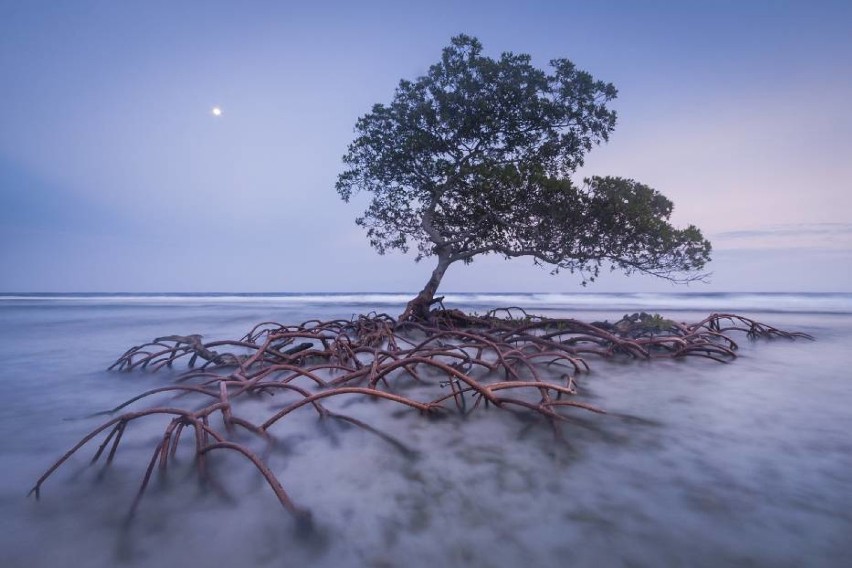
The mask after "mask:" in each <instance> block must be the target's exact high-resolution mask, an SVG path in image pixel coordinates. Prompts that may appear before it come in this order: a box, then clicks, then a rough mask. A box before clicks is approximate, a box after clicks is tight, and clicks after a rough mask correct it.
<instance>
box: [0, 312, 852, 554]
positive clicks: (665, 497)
mask: <svg viewBox="0 0 852 568" xmlns="http://www.w3.org/2000/svg"><path fill="white" fill-rule="evenodd" d="M353 298H355V299H354V300H353ZM491 299H492V300H493V298H491ZM461 300H462V301H464V298H462V299H461ZM468 300H470V298H468ZM517 300H518V298H517V297H514V298H508V299H506V300H505V301H506V302H507V303H508V304H511V303H521V302H518V301H517ZM646 300H647V301H646V303H645V304H642V305H641V308H639V309H647V310H649V311H650V310H652V309H654V308H655V307H657V306H658V305H659V307H662V308H669V309H677V310H679V311H675V312H667V313H670V315H672V317H674V318H675V319H679V320H684V321H695V320H697V319H700V318H702V317H703V316H704V315H706V309H705V303H706V298H705V297H702V298H701V299H700V301H696V302H694V303H690V302H689V300H688V298H687V299H686V300H684V299H683V298H682V297H677V298H675V299H671V298H668V297H662V296H661V297H659V298H657V300H655V301H657V302H658V304H655V303H654V301H652V300H648V299H647V298H646ZM829 300H830V301H831V302H835V304H837V303H838V302H839V303H840V304H843V303H844V302H848V298H846V297H845V296H842V295H840V296H835V297H832V298H829ZM829 300H826V299H825V298H817V299H816V303H817V304H819V305H820V306H826V305H835V304H830V302H829ZM399 301H401V300H400V299H399V298H393V297H391V298H387V297H386V298H384V299H382V298H374V297H371V298H365V297H355V296H352V297H345V298H341V297H338V298H337V299H336V300H335V301H331V300H328V299H323V300H322V301H311V300H310V299H307V300H305V303H300V302H295V301H291V300H287V301H281V300H280V299H276V298H275V297H266V296H264V297H262V298H261V299H257V298H254V299H251V300H249V301H244V300H239V299H238V300H233V299H225V300H222V299H221V298H217V297H215V296H208V297H190V298H183V299H181V298H180V297H176V298H175V297H169V299H167V300H164V299H162V297H160V298H157V297H132V298H99V297H94V298H93V297H87V298H85V299H81V298H79V297H67V298H48V299H44V298H38V299H34V298H32V297H30V298H25V299H12V298H5V299H0V321H1V322H2V324H0V361H2V368H0V384H2V387H3V390H4V392H5V394H6V396H5V397H4V403H3V405H0V433H2V436H0V455H2V462H3V467H2V468H0V523H2V525H0V566H4V567H7V566H8V567H11V566H63V565H68V564H69V563H72V562H73V563H74V564H77V565H80V566H96V567H97V566H104V567H106V566H115V565H130V566H175V565H179V564H184V563H190V562H191V563H193V564H201V565H225V564H226V563H230V564H234V565H240V566H303V565H313V566H341V565H343V566H402V565H405V566H433V565H447V566H517V565H522V564H523V565H529V566H565V565H569V564H576V565H581V566H621V565H623V566H663V565H665V566H677V565H684V566H719V565H726V566H846V565H848V559H849V558H850V557H852V542H850V539H849V535H850V534H852V436H850V434H849V433H850V432H852V412H850V410H849V408H850V403H852V385H851V384H850V380H849V369H850V366H852V351H850V349H849V348H848V346H849V345H850V340H852V316H850V315H847V314H845V313H837V312H845V311H846V310H844V309H840V308H837V306H836V305H835V307H834V308H832V309H834V310H835V311H834V312H833V311H831V309H827V308H819V307H818V308H816V309H810V308H813V306H814V305H815V304H814V299H813V298H810V299H809V298H808V297H801V298H794V299H792V300H789V299H788V300H784V299H779V298H775V299H774V301H770V300H768V299H767V298H765V297H761V298H759V301H757V300H753V301H749V300H748V299H743V298H738V299H733V300H732V299H730V298H728V297H725V298H720V299H719V301H720V303H723V304H724V303H725V302H727V303H728V304H730V306H734V305H739V307H740V308H741V309H740V310H739V311H740V312H741V313H743V315H748V316H750V317H754V318H756V319H758V320H761V321H765V322H766V323H770V324H773V325H777V326H780V327H783V328H789V329H796V330H801V331H806V332H808V333H811V334H813V335H815V336H816V337H817V341H815V342H808V341H797V342H789V341H779V340H776V341H759V342H754V343H750V342H748V341H747V340H745V338H738V339H740V344H741V346H742V351H741V357H740V358H739V359H738V360H737V361H735V362H734V363H732V364H729V365H722V364H718V363H715V362H711V361H706V360H689V361H652V362H631V363H618V362H610V361H600V360H594V359H590V363H591V364H592V369H593V372H592V373H591V374H588V375H583V376H581V377H580V387H581V395H580V399H581V400H583V401H585V402H589V403H591V404H594V405H596V406H600V407H603V408H605V409H607V410H608V411H609V414H606V415H595V414H591V413H588V412H584V411H581V410H577V412H575V413H573V416H575V417H576V422H575V423H573V424H570V425H567V426H565V428H564V430H563V431H564V434H565V438H566V440H567V443H560V442H557V441H556V440H555V439H554V437H553V434H552V432H551V430H550V429H549V427H548V426H547V425H546V424H544V423H542V422H540V421H537V420H527V419H525V418H524V417H523V416H515V415H513V414H510V413H506V412H500V411H495V410H494V409H491V410H489V411H485V412H481V411H477V412H476V413H474V414H471V415H470V416H469V417H468V418H467V419H464V420H462V419H460V418H457V417H449V418H446V419H443V420H429V419H425V418H423V417H421V416H419V415H418V414H417V413H416V412H414V411H412V412H408V411H399V409H398V408H397V407H395V406H393V405H391V404H386V403H385V402H376V403H374V402H370V401H365V400H360V399H350V400H349V401H348V402H342V403H341V404H344V405H345V410H346V412H347V413H348V414H350V415H353V416H356V417H358V418H361V419H363V420H365V421H367V422H369V423H370V424H371V425H373V426H375V427H377V428H380V429H382V430H384V431H387V432H390V433H392V434H393V435H394V436H395V437H396V438H398V439H399V440H400V441H402V442H403V443H405V444H406V445H407V446H408V447H409V448H411V449H412V450H413V451H414V453H413V454H407V453H403V452H400V451H398V450H397V449H396V448H394V447H393V446H391V445H390V444H388V443H386V442H385V441H383V440H381V439H379V438H378V437H376V436H373V435H370V434H369V433H367V432H365V431H363V430H360V429H355V428H349V429H346V428H342V427H333V426H329V425H326V426H327V427H326V428H321V425H320V424H319V423H318V421H317V419H316V418H315V416H314V415H313V414H312V413H311V412H310V411H308V410H305V411H300V412H297V413H295V414H293V415H292V416H291V417H288V419H287V420H286V421H284V422H282V423H281V426H280V427H278V430H276V431H275V432H274V435H275V436H276V438H277V439H278V440H279V441H280V442H281V443H280V444H279V445H280V449H279V450H278V451H276V453H275V454H274V455H273V456H272V458H271V465H272V466H273V468H274V469H275V471H276V473H277V474H278V476H279V478H280V479H281V481H282V483H283V484H284V486H285V488H286V489H287V491H288V492H289V493H290V495H291V497H292V498H293V500H294V501H296V502H297V503H298V504H299V505H302V506H304V507H308V508H310V509H311V510H312V511H313V515H314V519H315V521H316V526H317V530H316V531H315V533H314V534H312V535H310V536H305V535H304V534H301V533H299V531H298V530H297V527H296V525H295V523H294V522H293V520H292V519H291V518H290V516H289V515H288V514H287V513H286V512H285V511H284V510H283V509H282V508H281V507H280V506H279V505H278V503H277V501H276V500H275V499H274V496H273V495H272V493H271V491H270V490H269V488H268V487H267V486H266V485H265V484H264V483H263V482H262V480H261V479H260V476H259V475H257V474H256V472H254V471H253V470H252V469H251V468H250V467H249V466H248V465H247V463H246V462H244V461H243V460H240V459H235V458H232V457H230V456H224V455H222V456H217V457H216V460H215V462H216V472H217V477H218V479H220V480H222V482H223V484H224V485H225V486H226V488H227V490H228V493H229V494H230V496H231V499H230V500H228V499H224V498H222V497H220V496H219V495H217V494H216V493H215V492H212V491H209V490H207V491H205V490H202V489H201V488H200V487H199V485H198V483H197V481H196V478H195V477H194V475H193V470H192V468H191V465H192V464H191V460H190V459H189V457H188V456H189V453H188V452H189V447H188V446H187V447H186V452H187V453H186V454H185V455H184V458H183V460H182V461H181V462H180V463H179V464H178V465H177V467H176V468H175V469H174V470H172V471H170V472H169V473H168V475H167V476H166V478H165V479H162V480H158V481H157V482H156V483H154V484H153V486H152V488H151V490H150V492H149V494H146V496H145V499H144V500H143V501H142V504H141V506H140V509H139V511H138V514H137V517H136V518H135V521H134V523H133V524H131V525H130V526H129V527H128V526H125V525H124V524H123V521H124V518H125V515H126V513H127V510H128V508H129V506H130V503H131V502H132V499H133V495H134V493H135V491H136V489H137V487H138V484H139V482H140V480H141V477H142V473H143V471H144V468H145V466H146V464H147V462H148V459H149V457H150V451H151V449H152V447H153V446H152V443H151V440H153V439H154V438H155V437H156V436H157V433H158V432H162V426H163V422H157V421H156V420H152V421H151V423H149V424H142V423H140V424H139V425H138V426H135V427H134V430H133V431H131V432H129V435H128V436H129V437H128V439H127V441H126V443H125V442H123V444H122V448H121V449H120V450H119V452H118V456H117V460H116V463H115V464H114V467H112V468H110V470H108V471H107V472H105V473H104V472H102V471H101V470H100V469H99V468H97V467H95V468H89V467H86V464H87V459H88V457H90V456H91V455H92V452H93V451H94V449H95V448H96V446H92V447H90V448H87V449H86V450H84V451H83V452H82V453H81V454H80V456H79V459H75V460H74V461H73V462H72V463H69V464H67V465H66V466H64V467H63V468H62V469H60V470H59V471H58V472H57V473H56V474H55V476H54V477H53V478H51V479H50V480H48V482H47V483H46V484H45V486H44V488H43V493H42V499H41V500H40V501H38V502H36V501H35V500H34V499H31V498H29V499H28V498H27V497H26V492H27V491H28V490H29V488H30V487H31V486H32V484H33V482H34V481H35V479H37V478H38V476H39V475H41V473H42V472H43V471H44V469H45V468H46V467H48V466H49V465H50V464H51V463H52V462H53V461H54V460H55V459H56V458H57V457H59V456H60V455H61V454H62V453H63V452H64V451H65V450H66V449H68V448H69V447H70V446H71V445H73V444H74V443H75V442H76V441H77V440H78V439H79V438H81V437H82V436H83V435H84V434H85V433H86V432H88V431H89V430H91V429H92V428H93V427H94V426H95V425H97V424H98V423H100V422H101V421H102V420H103V419H86V418H83V417H85V416H86V415H89V414H91V413H93V412H97V411H101V410H104V409H107V408H110V407H112V406H115V405H116V404H119V403H120V402H122V401H124V400H126V399H127V398H129V397H131V396H133V395H135V394H138V393H139V392H141V391H143V390H145V389H148V388H152V387H154V386H157V385H160V384H164V383H166V382H167V381H168V376H167V375H165V374H151V373H130V374H127V373H108V372H105V371H103V369H104V368H105V367H106V366H107V365H108V364H109V363H110V362H111V361H112V360H113V359H115V357H117V356H118V355H120V354H121V353H122V352H123V351H124V350H125V349H127V348H128V347H129V346H131V345H135V344H137V343H140V342H144V341H146V340H149V339H151V338H154V337H157V336H161V335H166V334H172V333H180V334H187V333H201V334H204V335H205V337H206V338H209V339H213V338H227V337H238V336H240V335H242V334H243V333H245V332H246V331H247V330H248V329H249V328H250V327H252V326H253V325H254V324H255V323H258V322H260V321H263V320H269V319H272V320H278V321H282V322H287V323H292V322H298V321H302V320H304V319H308V318H311V317H321V318H333V317H347V318H348V317H350V316H351V315H352V314H355V313H360V312H364V311H368V310H370V309H376V310H377V311H387V312H389V313H392V314H395V313H398V312H399V311H400V308H401V305H400V304H399ZM628 301H629V298H627V299H625V297H623V296H619V297H617V298H609V304H608V303H607V298H606V297H602V299H596V300H594V301H592V302H588V303H586V304H583V305H582V309H583V310H585V311H583V313H580V314H575V312H574V310H573V309H572V314H575V315H579V317H581V318H582V319H587V320H593V319H602V318H609V319H610V320H613V319H618V318H619V317H620V316H621V315H622V314H623V313H624V311H625V309H627V308H626V306H627V304H628ZM371 302H372V303H371ZM479 302H480V300H479V299H477V300H476V301H470V302H469V303H468V304H467V305H462V306H461V307H471V308H473V309H480V303H479ZM808 302H810V304H809V303H808ZM609 306H615V307H614V308H611V309H608V308H609ZM730 306H728V305H722V306H720V309H728V308H729V307H730ZM802 306H805V308H807V309H808V311H809V312H819V313H802ZM545 307H547V306H545ZM551 307H552V306H551ZM556 307H557V308H558V309H557V310H556V311H553V312H551V313H554V314H559V313H563V312H564V310H566V309H567V308H566V307H565V306H564V305H556ZM749 308H751V309H749ZM698 309H700V310H702V311H701V312H697V311H690V310H698ZM770 309H771V312H770V311H769V310H770ZM536 311H540V309H539V308H537V309H536ZM631 311H632V310H631ZM564 314H565V315H568V314H567V312H564ZM162 400H166V399H162ZM282 402H283V401H282V400H276V399H272V400H270V401H269V402H268V403H264V404H266V405H268V407H269V408H271V407H274V406H275V405H276V404H277V405H279V406H280V405H281V404H282ZM251 411H252V409H250V408H246V409H245V410H244V412H246V413H250V412H251Z"/></svg>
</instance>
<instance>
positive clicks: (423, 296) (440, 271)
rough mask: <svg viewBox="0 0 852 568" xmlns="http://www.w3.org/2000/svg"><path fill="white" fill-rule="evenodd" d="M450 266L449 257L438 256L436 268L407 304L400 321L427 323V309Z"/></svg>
mask: <svg viewBox="0 0 852 568" xmlns="http://www.w3.org/2000/svg"><path fill="white" fill-rule="evenodd" d="M450 264H452V260H450V257H449V255H439V256H438V266H436V267H435V270H433V271H432V276H431V277H429V281H428V282H426V286H424V287H423V290H421V291H420V293H419V294H417V296H416V297H415V298H414V299H413V300H411V301H410V302H408V305H407V306H406V307H405V312H403V314H402V315H401V316H400V318H399V319H400V321H429V308H430V307H431V306H432V304H433V303H434V300H435V292H437V291H438V286H439V285H440V284H441V279H442V278H443V277H444V273H445V272H446V271H447V268H448V267H449V266H450Z"/></svg>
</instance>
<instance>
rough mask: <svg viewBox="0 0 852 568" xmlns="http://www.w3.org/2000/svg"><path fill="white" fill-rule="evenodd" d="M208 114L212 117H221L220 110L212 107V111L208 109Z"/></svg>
mask: <svg viewBox="0 0 852 568" xmlns="http://www.w3.org/2000/svg"><path fill="white" fill-rule="evenodd" d="M210 114H212V115H213V116H222V108H221V107H217V106H214V107H213V108H212V109H210Z"/></svg>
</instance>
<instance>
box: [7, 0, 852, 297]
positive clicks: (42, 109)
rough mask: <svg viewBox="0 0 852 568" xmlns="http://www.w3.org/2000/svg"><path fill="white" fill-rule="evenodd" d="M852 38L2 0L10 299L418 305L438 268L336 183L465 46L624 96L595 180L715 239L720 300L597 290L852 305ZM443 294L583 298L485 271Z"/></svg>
mask: <svg viewBox="0 0 852 568" xmlns="http://www.w3.org/2000/svg"><path fill="white" fill-rule="evenodd" d="M459 6H463V7H462V8H460V7H459ZM850 22H852V8H850V4H849V2H846V1H842V2H826V1H808V2H805V1H802V2H783V1H772V2H770V1H766V2H761V1H749V2H741V1H730V2H728V1H713V2H710V1H707V2H689V1H685V2H677V3H675V2H629V1H624V2H617V1H603V2H594V3H592V2H571V1H565V0H563V1H558V2H557V1H553V2H535V1H525V2H499V1H490V2H449V1H433V2H428V3H426V2H423V3H417V4H416V5H413V4H412V5H409V4H408V3H404V2H398V1H394V2H321V1H315V2H310V3H300V4H295V3H291V2H285V1H279V2H209V1H207V2H194V3H193V2H180V3H178V2H154V1H146V2H136V3H132V4H131V3H129V2H89V1H83V0H79V1H75V2H40V1H27V2H24V1H10V0H0V266H2V268H0V292H12V291H18V292H36V291H69V292H70V291H83V292H85V291H105V292H109V291H190V292H191V291H279V292H294V291H368V290H369V291H412V290H416V289H419V288H420V287H422V285H423V283H424V282H425V280H426V278H427V276H428V273H429V271H430V270H431V264H429V261H428V260H427V261H425V262H424V263H421V264H415V263H414V262H413V261H412V259H411V258H409V257H405V256H402V255H389V256H384V257H381V256H378V255H377V254H376V253H375V252H373V250H372V249H370V247H369V245H368V243H367V240H366V238H365V236H364V235H363V233H362V232H361V230H360V229H359V228H358V227H356V226H355V224H354V218H355V217H356V216H357V215H358V214H359V213H360V212H361V210H362V209H363V207H364V204H365V203H366V201H365V200H364V199H358V200H355V201H354V202H353V203H351V204H345V203H343V202H342V201H340V199H339V198H338V196H337V194H336V193H335V191H334V187H333V186H334V181H335V179H336V176H337V174H338V173H339V172H340V171H341V169H342V164H341V160H340V158H341V156H342V155H343V153H344V152H345V150H346V146H347V144H348V143H349V142H350V141H351V139H352V137H353V126H354V124H355V121H356V119H357V118H358V117H359V116H360V115H362V114H364V113H365V112H368V111H369V109H370V107H371V105H372V104H374V103H377V102H387V101H389V100H390V98H391V97H392V94H393V90H394V88H395V86H396V84H397V82H398V81H399V80H400V79H401V78H409V79H411V78H414V77H416V76H418V75H420V74H423V73H424V72H425V71H426V69H427V67H428V66H429V65H430V64H432V63H433V62H435V61H436V60H437V59H438V57H439V55H440V51H441V48H442V47H444V46H445V45H447V43H448V42H449V39H450V37H451V36H453V35H455V34H458V33H467V34H470V35H475V36H477V37H479V39H480V40H481V41H482V42H483V44H484V46H485V51H486V52H487V53H489V54H491V55H495V56H496V55H498V54H499V53H500V52H501V51H515V52H524V53H529V54H531V55H532V56H533V58H534V61H535V62H536V63H538V64H540V65H542V66H544V65H546V63H547V61H548V60H549V59H551V58H556V57H567V58H569V59H571V60H572V61H574V62H575V63H576V64H577V65H578V66H579V67H580V68H583V69H585V70H587V71H589V72H591V73H592V74H593V75H594V76H595V77H596V78H599V79H603V80H606V81H610V82H613V83H614V84H615V85H616V87H617V88H618V89H619V97H618V99H617V100H616V101H615V104H614V108H616V109H617V110H618V113H619V120H618V124H617V126H616V131H615V133H614V134H613V136H612V138H611V141H610V143H609V144H607V145H606V146H602V147H599V148H596V149H594V150H593V151H592V152H591V153H590V154H589V156H588V158H587V162H586V167H585V168H584V169H583V171H582V172H580V173H579V174H578V177H581V176H582V175H590V174H600V175H619V176H624V177H631V178H634V179H637V180H639V181H642V182H643V183H646V184H648V185H651V186H652V187H655V188H656V189H658V190H660V191H661V192H663V193H664V194H666V195H667V196H668V197H670V198H671V199H672V200H673V201H674V202H675V214H674V219H675V221H676V223H678V224H686V223H694V224H696V225H698V226H699V227H701V228H702V230H703V231H704V233H705V235H707V236H708V237H709V238H710V239H711V241H713V244H714V249H715V252H714V262H713V263H712V264H711V265H710V267H709V269H710V270H712V271H713V273H714V274H713V276H712V278H711V281H710V283H709V284H692V285H690V287H688V288H684V287H672V286H671V285H670V284H668V283H666V282H661V281H655V280H653V279H650V278H642V277H629V278H627V277H623V276H620V275H617V274H616V275H611V276H610V275H608V276H607V277H605V278H602V279H601V281H600V282H598V283H596V284H593V285H592V286H591V287H590V288H588V289H587V290H588V291H600V292H605V291H700V292H715V291H852V112H850V103H849V101H852V36H851V35H850V33H849V26H850ZM216 105H219V106H221V108H222V110H223V114H222V116H220V117H214V116H213V115H212V114H211V112H210V111H211V109H212V108H213V107H214V106H216ZM442 289H443V290H452V291H552V292H560V291H562V292H571V291H578V290H580V289H581V288H580V286H579V281H578V279H576V278H574V277H572V276H571V275H569V274H562V275H559V276H555V277H554V276H550V275H549V274H548V271H547V270H542V269H539V268H536V267H534V266H532V263H531V262H530V261H529V260H526V259H519V260H514V261H512V262H507V261H504V260H502V259H499V258H495V257H489V258H484V259H482V260H477V261H476V262H474V263H473V264H472V265H471V266H467V267H463V266H453V267H452V268H450V270H449V272H448V273H447V276H446V278H445V280H444V284H443V286H442Z"/></svg>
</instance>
